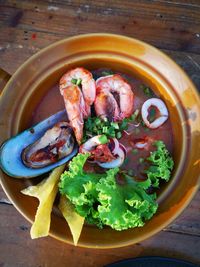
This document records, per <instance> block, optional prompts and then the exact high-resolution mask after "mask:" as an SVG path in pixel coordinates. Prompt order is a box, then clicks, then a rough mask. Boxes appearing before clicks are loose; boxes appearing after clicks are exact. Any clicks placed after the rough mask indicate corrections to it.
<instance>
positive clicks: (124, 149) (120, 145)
mask: <svg viewBox="0 0 200 267" xmlns="http://www.w3.org/2000/svg"><path fill="white" fill-rule="evenodd" d="M119 147H120V148H121V149H122V150H123V151H124V154H125V157H126V155H127V149H126V148H125V146H124V145H122V144H121V143H119Z"/></svg>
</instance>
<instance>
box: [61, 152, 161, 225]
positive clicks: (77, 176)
mask: <svg viewBox="0 0 200 267" xmlns="http://www.w3.org/2000/svg"><path fill="white" fill-rule="evenodd" d="M89 155H90V154H89V153H88V154H78V155H77V156H76V157H74V158H73V160H72V161H71V162H70V164H69V170H68V171H65V172H64V173H63V174H62V175H61V181H60V184H59V188H60V192H61V194H64V195H66V196H67V198H68V199H69V200H70V201H71V202H72V203H73V204H74V205H75V210H76V212H77V213H78V214H80V215H81V216H83V217H85V219H86V221H87V222H89V223H94V224H96V225H97V226H98V227H100V228H102V226H103V225H108V226H110V227H112V228H113V229H116V230H125V229H128V228H131V227H138V226H143V225H144V222H145V220H147V219H150V218H151V217H152V216H153V214H154V213H155V212H156V210H157V207H158V205H157V203H156V201H155V198H156V196H155V195H148V194H147V193H146V192H145V189H146V188H147V187H148V185H149V181H148V182H146V181H145V182H136V181H134V180H133V178H132V177H130V176H128V175H125V176H124V184H123V185H119V184H117V182H116V175H117V174H118V172H119V168H114V169H110V170H108V171H107V172H106V173H105V174H96V173H86V172H85V171H84V170H83V166H84V164H85V162H86V160H87V158H88V157H89Z"/></svg>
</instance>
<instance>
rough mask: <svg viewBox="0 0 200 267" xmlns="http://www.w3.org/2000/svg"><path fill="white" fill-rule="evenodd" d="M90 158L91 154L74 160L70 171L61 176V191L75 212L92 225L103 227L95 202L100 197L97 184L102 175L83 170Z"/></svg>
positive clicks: (79, 156)
mask: <svg viewBox="0 0 200 267" xmlns="http://www.w3.org/2000/svg"><path fill="white" fill-rule="evenodd" d="M89 156H90V154H89V153H85V154H78V155H77V156H76V157H74V158H73V160H72V161H71V162H70V164H69V170H68V171H65V172H64V173H63V174H62V175H61V180H60V183H59V190H60V193H61V194H63V195H66V196H67V198H68V199H69V200H70V201H71V202H72V203H73V204H74V205H75V210H76V212H77V213H78V214H79V215H81V216H83V217H85V219H86V220H87V221H89V222H90V223H95V224H98V225H99V226H101V222H99V219H98V216H97V215H96V213H97V211H96V208H95V206H96V205H95V202H96V201H97V196H98V192H97V191H96V184H97V183H98V181H99V180H100V178H101V177H102V174H97V173H86V172H85V171H84V170H83V166H84V164H85V162H86V160H87V159H88V157H89Z"/></svg>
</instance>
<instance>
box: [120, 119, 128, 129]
mask: <svg viewBox="0 0 200 267" xmlns="http://www.w3.org/2000/svg"><path fill="white" fill-rule="evenodd" d="M119 129H120V130H127V129H128V122H127V120H126V119H124V120H123V121H122V123H121V124H120V126H119Z"/></svg>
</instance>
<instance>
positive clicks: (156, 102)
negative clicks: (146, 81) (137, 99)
mask: <svg viewBox="0 0 200 267" xmlns="http://www.w3.org/2000/svg"><path fill="white" fill-rule="evenodd" d="M152 106H153V107H155V108H156V109H157V110H158V111H159V113H160V114H159V117H158V118H156V119H155V120H154V121H153V122H149V120H148V115H149V108H150V107H152ZM141 114H142V119H143V121H144V123H145V124H146V126H147V127H148V128H150V129H156V128H158V127H160V126H161V125H162V124H163V123H164V122H165V121H166V120H167V119H168V117H169V114H168V110H167V107H166V105H165V103H164V102H163V101H162V100H160V99H158V98H150V99H148V100H146V101H145V102H144V104H143V105H142V109H141Z"/></svg>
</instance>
